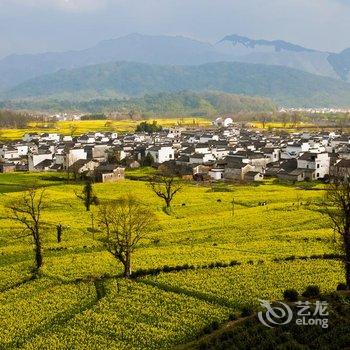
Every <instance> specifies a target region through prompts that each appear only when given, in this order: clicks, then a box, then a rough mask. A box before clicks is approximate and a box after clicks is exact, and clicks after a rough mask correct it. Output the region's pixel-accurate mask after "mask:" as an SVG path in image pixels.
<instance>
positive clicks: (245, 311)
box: [241, 306, 253, 317]
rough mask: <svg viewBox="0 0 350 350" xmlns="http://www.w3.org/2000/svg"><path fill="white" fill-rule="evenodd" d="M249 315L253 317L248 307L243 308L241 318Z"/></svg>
mask: <svg viewBox="0 0 350 350" xmlns="http://www.w3.org/2000/svg"><path fill="white" fill-rule="evenodd" d="M251 315H253V310H252V309H251V308H250V307H248V306H245V307H244V308H243V309H242V311H241V317H248V316H251Z"/></svg>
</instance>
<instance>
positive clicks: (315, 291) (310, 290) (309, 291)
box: [303, 286, 320, 298]
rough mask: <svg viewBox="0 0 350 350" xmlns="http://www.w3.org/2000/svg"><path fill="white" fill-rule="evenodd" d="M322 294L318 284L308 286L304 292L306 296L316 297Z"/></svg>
mask: <svg viewBox="0 0 350 350" xmlns="http://www.w3.org/2000/svg"><path fill="white" fill-rule="evenodd" d="M318 296H320V288H319V287H318V286H308V287H307V288H306V289H305V292H304V293H303V297H305V298H315V297H318Z"/></svg>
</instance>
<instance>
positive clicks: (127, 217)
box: [98, 196, 155, 278]
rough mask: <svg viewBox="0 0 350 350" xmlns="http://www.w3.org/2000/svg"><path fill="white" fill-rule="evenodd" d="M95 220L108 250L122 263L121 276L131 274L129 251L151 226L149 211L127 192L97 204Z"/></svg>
mask: <svg viewBox="0 0 350 350" xmlns="http://www.w3.org/2000/svg"><path fill="white" fill-rule="evenodd" d="M98 221H99V224H100V226H101V228H102V230H103V232H104V234H105V237H104V242H105V245H106V247H107V249H108V251H109V252H110V253H111V254H112V255H113V256H114V257H115V258H116V259H118V260H119V261H120V262H121V263H122V264H123V266H124V277H125V278H130V276H131V255H132V253H133V252H134V251H135V249H136V248H137V246H138V243H139V242H140V241H141V240H142V239H144V238H145V237H146V236H147V234H148V233H149V232H150V230H151V229H152V226H153V224H154V222H155V216H154V215H153V213H152V212H151V211H150V210H149V209H148V208H147V207H146V206H145V205H143V204H141V203H140V202H138V201H137V200H136V199H135V198H134V197H132V196H127V197H124V198H121V199H119V200H118V201H116V202H110V203H107V204H102V205H100V207H99V217H98Z"/></svg>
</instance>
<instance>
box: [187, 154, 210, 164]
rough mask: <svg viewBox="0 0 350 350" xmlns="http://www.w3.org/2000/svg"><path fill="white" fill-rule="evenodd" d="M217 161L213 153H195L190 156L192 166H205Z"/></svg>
mask: <svg viewBox="0 0 350 350" xmlns="http://www.w3.org/2000/svg"><path fill="white" fill-rule="evenodd" d="M213 161H215V157H214V156H213V155H212V154H211V153H193V154H191V155H190V163H191V164H205V163H209V162H213Z"/></svg>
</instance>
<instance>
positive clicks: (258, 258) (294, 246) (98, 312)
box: [0, 171, 344, 350]
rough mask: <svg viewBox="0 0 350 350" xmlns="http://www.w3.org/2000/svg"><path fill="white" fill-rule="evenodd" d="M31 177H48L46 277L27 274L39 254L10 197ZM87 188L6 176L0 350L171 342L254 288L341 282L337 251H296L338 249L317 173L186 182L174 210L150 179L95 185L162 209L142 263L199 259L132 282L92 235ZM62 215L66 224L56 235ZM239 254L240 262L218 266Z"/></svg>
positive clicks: (266, 290) (244, 301) (0, 183)
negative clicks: (304, 177) (304, 179)
mask: <svg viewBox="0 0 350 350" xmlns="http://www.w3.org/2000/svg"><path fill="white" fill-rule="evenodd" d="M141 175H142V174H141V173H140V171H137V172H136V173H129V176H133V177H135V178H138V177H140V176H141ZM33 182H36V183H37V184H40V185H43V186H46V188H47V190H46V192H47V196H48V201H49V207H48V208H47V209H46V210H45V212H44V220H45V223H46V229H45V235H44V236H45V238H44V266H43V271H42V277H41V278H39V279H37V280H33V281H30V282H27V283H22V284H21V282H23V281H24V280H25V279H26V278H28V277H29V269H30V268H31V267H32V265H33V260H32V246H31V244H30V241H29V240H28V238H18V236H20V235H21V229H20V227H18V226H17V225H16V224H14V223H13V222H12V221H11V220H9V219H8V217H7V216H8V213H7V211H6V209H5V206H6V204H7V203H10V202H11V201H13V200H16V198H18V197H19V196H21V191H23V189H25V188H26V186H29V185H31V184H32V183H33ZM80 188H81V185H80V184H74V183H71V184H67V183H66V182H65V181H60V179H59V178H57V174H25V173H23V174H3V175H0V193H1V194H0V198H1V203H0V227H1V230H0V290H1V293H0V324H1V329H2V332H1V333H0V348H1V349H2V348H3V349H12V348H22V349H118V350H120V349H174V348H175V347H176V346H178V345H179V344H183V343H186V342H189V341H191V340H193V339H195V338H196V335H198V334H199V333H200V332H201V331H202V329H203V328H204V327H206V326H208V325H209V324H211V323H212V322H213V321H217V322H219V323H220V322H224V321H226V320H227V319H228V318H229V315H232V314H238V313H240V311H241V310H242V308H244V307H247V306H249V307H251V308H254V309H256V308H257V307H258V300H257V299H258V298H266V299H270V300H275V299H280V298H282V294H283V291H284V290H285V289H287V288H295V289H297V290H299V291H302V290H304V289H305V287H306V286H307V285H310V284H317V285H319V286H320V287H321V290H322V291H323V292H330V291H333V290H335V288H336V286H337V284H338V283H339V282H343V279H344V278H343V274H342V268H341V265H340V264H339V263H338V262H337V261H334V260H323V259H307V260H301V259H298V257H307V256H311V255H315V254H316V255H321V254H324V253H333V249H334V247H333V245H332V243H331V238H332V231H331V229H330V228H329V222H328V220H327V219H326V218H325V217H324V216H322V215H321V214H320V212H319V208H320V203H321V201H322V197H323V191H322V185H321V184H316V185H315V186H305V187H300V186H299V187H298V188H297V187H294V186H290V185H283V184H278V183H274V182H273V181H266V182H264V183H262V184H259V185H231V186H219V187H214V188H211V187H204V186H197V185H195V184H186V185H185V186H184V188H183V190H182V192H181V193H179V195H178V196H177V197H176V198H175V200H174V205H173V212H172V214H171V215H167V214H165V213H164V211H163V208H162V205H163V204H162V202H161V201H160V200H159V198H157V197H155V196H154V194H153V193H152V192H151V190H150V189H149V187H148V185H147V183H145V182H144V181H132V180H125V181H123V182H119V183H116V184H96V185H95V190H96V192H97V195H98V197H99V198H100V199H108V198H110V199H111V198H118V197H119V196H121V195H123V194H127V193H133V194H134V195H135V196H137V197H139V198H140V199H142V200H143V201H144V202H145V203H146V204H147V205H148V206H149V208H151V209H152V210H153V211H154V212H155V214H156V216H157V218H158V220H159V225H158V226H159V227H158V229H157V231H155V232H153V233H152V234H151V235H150V237H149V239H147V240H145V241H143V242H142V244H141V246H140V248H139V249H138V250H137V251H136V253H135V255H134V257H133V269H134V270H136V269H150V268H157V267H163V266H164V265H168V266H176V265H184V264H189V265H194V266H196V267H198V269H196V270H184V271H180V272H171V273H166V272H162V273H161V274H159V275H156V276H144V277H140V278H138V279H136V280H132V281H123V280H121V279H120V278H115V277H113V276H115V275H117V274H119V273H120V272H121V266H120V264H119V263H118V262H117V261H115V259H114V258H113V257H112V256H111V255H110V254H109V253H108V252H106V251H105V249H104V247H103V245H102V243H101V242H100V241H99V240H97V239H94V237H93V235H92V233H91V230H90V226H91V217H90V215H89V214H87V213H86V212H85V211H84V207H83V206H82V204H81V203H80V202H79V201H78V200H77V199H76V196H75V191H77V190H79V189H80ZM233 198H234V202H235V203H236V204H235V208H234V212H233V211H232V204H231V203H232V200H233ZM265 201H266V202H267V206H260V205H259V202H265ZM93 210H96V209H93ZM58 223H61V224H62V225H64V227H65V230H64V234H63V241H62V242H61V243H60V244H58V243H56V241H55V226H56V225H57V224H58ZM291 256H295V259H291V260H288V261H276V258H281V259H284V258H286V257H291ZM233 260H235V261H237V263H240V264H237V265H234V266H230V267H221V268H220V267H216V268H213V267H214V265H213V263H216V264H217V263H223V264H224V263H229V262H231V261H233ZM101 276H104V279H103V284H104V288H105V290H106V295H105V296H104V297H103V298H98V297H97V294H96V289H95V286H94V283H93V280H94V278H96V277H101Z"/></svg>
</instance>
